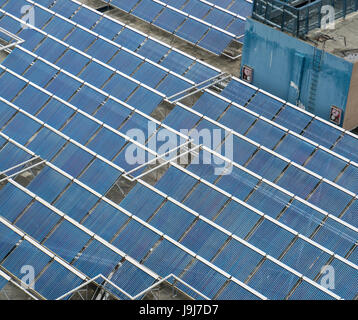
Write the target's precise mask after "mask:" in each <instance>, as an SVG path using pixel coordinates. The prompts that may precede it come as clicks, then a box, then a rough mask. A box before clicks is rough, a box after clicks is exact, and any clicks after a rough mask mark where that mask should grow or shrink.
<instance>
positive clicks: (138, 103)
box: [127, 87, 163, 114]
mask: <svg viewBox="0 0 358 320" xmlns="http://www.w3.org/2000/svg"><path fill="white" fill-rule="evenodd" d="M162 100H163V97H162V96H160V95H158V94H157V93H155V92H153V91H151V90H148V89H147V88H145V87H139V88H138V89H137V90H136V91H135V92H134V93H133V94H132V95H131V96H130V98H129V99H128V101H127V103H128V104H130V105H131V106H132V107H134V108H136V109H138V110H140V111H143V112H145V113H146V114H151V113H152V112H153V110H154V109H155V108H156V107H157V106H158V105H159V104H160V102H161V101H162Z"/></svg>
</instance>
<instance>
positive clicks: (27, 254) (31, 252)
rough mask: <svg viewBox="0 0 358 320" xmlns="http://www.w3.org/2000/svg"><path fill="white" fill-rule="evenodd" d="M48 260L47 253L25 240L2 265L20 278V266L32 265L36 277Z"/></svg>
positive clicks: (21, 274)
mask: <svg viewBox="0 0 358 320" xmlns="http://www.w3.org/2000/svg"><path fill="white" fill-rule="evenodd" d="M50 260H51V258H50V257H49V256H48V255H47V254H45V253H43V252H42V251H40V250H39V249H38V248H36V247H35V246H34V245H33V244H30V243H29V242H28V241H26V240H25V241H23V242H21V244H20V245H19V246H18V247H17V248H16V249H15V250H14V251H13V252H12V253H11V254H10V255H9V256H8V257H7V258H6V260H5V261H4V262H3V264H2V266H3V267H4V268H6V269H7V270H9V271H10V272H11V273H12V274H14V275H15V276H17V277H18V278H20V279H21V278H22V276H23V275H24V274H23V273H21V267H22V266H25V265H30V266H32V267H33V268H34V275H35V277H37V276H38V274H39V273H40V272H41V271H42V270H43V268H44V267H45V266H46V265H47V264H48V263H49V261H50Z"/></svg>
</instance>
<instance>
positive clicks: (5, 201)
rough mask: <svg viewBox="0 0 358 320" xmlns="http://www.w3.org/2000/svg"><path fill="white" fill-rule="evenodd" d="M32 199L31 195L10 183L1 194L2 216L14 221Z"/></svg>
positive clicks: (0, 208) (0, 209) (0, 212)
mask: <svg viewBox="0 0 358 320" xmlns="http://www.w3.org/2000/svg"><path fill="white" fill-rule="evenodd" d="M31 199H32V198H31V197H30V196H29V195H27V194H26V193H24V192H23V191H20V189H18V188H17V187H15V186H14V185H12V184H10V183H8V184H6V186H5V187H4V188H2V189H1V192H0V214H1V215H2V216H3V217H5V218H6V219H7V220H9V221H14V220H15V218H16V217H17V216H18V215H19V214H20V213H21V212H22V211H23V210H24V209H25V208H26V206H27V205H28V204H29V203H30V201H31Z"/></svg>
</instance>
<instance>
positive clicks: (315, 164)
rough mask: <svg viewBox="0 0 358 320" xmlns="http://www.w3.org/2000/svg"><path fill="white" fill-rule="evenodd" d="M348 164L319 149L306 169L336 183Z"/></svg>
mask: <svg viewBox="0 0 358 320" xmlns="http://www.w3.org/2000/svg"><path fill="white" fill-rule="evenodd" d="M322 164H323V165H322ZM346 164H347V163H346V162H345V161H343V160H341V159H339V158H337V157H335V156H333V155H331V154H329V153H328V152H325V151H323V150H322V149H318V150H317V151H316V152H315V153H314V155H313V156H312V158H311V159H310V160H309V161H308V163H307V164H306V165H305V167H306V168H307V169H310V170H312V171H313V172H316V173H318V174H319V175H321V176H323V177H326V178H327V179H329V180H332V181H334V180H335V178H336V177H337V176H338V174H339V173H340V172H341V171H342V170H343V168H344V167H345V166H346ZM352 191H353V190H352Z"/></svg>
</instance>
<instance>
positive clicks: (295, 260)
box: [281, 239, 330, 279]
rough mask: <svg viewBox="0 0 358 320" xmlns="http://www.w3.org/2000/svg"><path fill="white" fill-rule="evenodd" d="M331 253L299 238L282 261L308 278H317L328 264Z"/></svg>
mask: <svg viewBox="0 0 358 320" xmlns="http://www.w3.org/2000/svg"><path fill="white" fill-rule="evenodd" d="M329 258H330V255H329V254H328V253H326V252H324V251H322V250H321V249H319V248H317V247H315V246H313V245H312V244H310V243H308V242H306V241H304V240H302V239H297V240H296V241H295V243H294V244H293V245H292V247H291V248H290V250H288V251H287V252H286V253H285V255H284V256H283V258H282V259H281V261H282V262H283V263H285V264H287V265H288V266H290V267H291V268H293V269H295V270H297V271H298V272H300V273H302V274H303V275H305V276H306V277H308V278H311V279H313V278H315V277H316V276H317V275H318V274H319V272H320V271H321V268H322V267H323V266H324V265H326V264H327V262H328V259H329Z"/></svg>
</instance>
